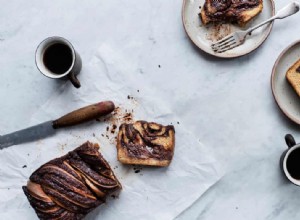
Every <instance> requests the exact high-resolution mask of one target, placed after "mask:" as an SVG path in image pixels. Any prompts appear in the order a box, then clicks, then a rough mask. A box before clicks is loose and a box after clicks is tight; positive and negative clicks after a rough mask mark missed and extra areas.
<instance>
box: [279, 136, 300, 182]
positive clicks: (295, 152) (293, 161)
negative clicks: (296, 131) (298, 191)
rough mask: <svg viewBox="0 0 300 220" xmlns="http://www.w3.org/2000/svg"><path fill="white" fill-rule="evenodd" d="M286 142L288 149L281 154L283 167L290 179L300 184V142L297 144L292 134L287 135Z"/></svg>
mask: <svg viewBox="0 0 300 220" xmlns="http://www.w3.org/2000/svg"><path fill="white" fill-rule="evenodd" d="M285 142H286V144H287V146H288V149H287V150H285V151H284V152H283V154H282V155H281V158H280V166H281V169H282V171H283V173H284V175H285V176H286V178H287V179H288V180H289V181H291V182H292V183H293V184H295V185H297V186H300V144H296V141H295V139H294V137H293V136H292V135H291V134H287V135H286V136H285Z"/></svg>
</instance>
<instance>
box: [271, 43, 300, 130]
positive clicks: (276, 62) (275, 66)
mask: <svg viewBox="0 0 300 220" xmlns="http://www.w3.org/2000/svg"><path fill="white" fill-rule="evenodd" d="M299 43H300V40H296V41H294V42H293V43H291V44H289V45H288V46H287V47H286V48H285V49H284V50H283V51H282V52H281V53H280V54H279V56H278V58H277V59H276V61H275V63H274V65H273V68H272V75H271V90H272V94H273V97H274V100H275V103H276V104H277V106H278V108H279V109H280V110H281V112H282V113H283V114H284V115H285V116H286V117H288V118H289V119H290V120H291V121H293V122H295V123H296V124H298V125H300V119H299V120H298V119H297V118H295V117H293V116H292V115H291V114H289V113H288V112H287V111H286V110H284V108H283V107H282V106H281V105H280V104H279V101H278V100H279V98H278V97H277V96H276V94H275V85H274V84H275V83H274V78H275V72H276V69H277V66H278V64H279V62H280V60H281V59H282V57H283V56H284V55H285V54H286V52H287V51H288V50H290V49H291V48H292V47H294V46H295V45H296V44H299Z"/></svg>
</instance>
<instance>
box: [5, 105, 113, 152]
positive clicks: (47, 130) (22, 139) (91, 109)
mask: <svg viewBox="0 0 300 220" xmlns="http://www.w3.org/2000/svg"><path fill="white" fill-rule="evenodd" d="M114 109H115V105H114V103H113V102H111V101H104V102H99V103H97V104H93V105H89V106H86V107H83V108H80V109H78V110H75V111H72V112H70V113H68V114H66V115H64V116H62V117H60V118H59V119H57V120H54V121H47V122H44V123H42V124H38V125H35V126H32V127H29V128H25V129H23V130H20V131H16V132H13V133H10V134H6V135H3V136H0V150H2V149H3V148H7V147H10V146H12V145H18V144H22V143H26V142H31V141H34V140H38V139H42V138H46V137H48V136H51V135H53V134H55V132H56V131H57V129H60V128H65V127H70V126H74V125H77V124H81V123H84V122H87V121H90V120H93V119H97V118H99V117H101V116H105V115H108V114H110V113H111V112H112V111H113V110H114Z"/></svg>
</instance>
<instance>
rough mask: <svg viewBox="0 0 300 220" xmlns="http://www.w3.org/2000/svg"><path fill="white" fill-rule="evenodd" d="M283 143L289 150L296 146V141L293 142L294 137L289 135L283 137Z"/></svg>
mask: <svg viewBox="0 0 300 220" xmlns="http://www.w3.org/2000/svg"><path fill="white" fill-rule="evenodd" d="M285 142H286V144H287V146H288V147H289V148H291V147H293V146H295V145H296V141H295V139H294V137H293V136H292V135H291V134H287V135H285Z"/></svg>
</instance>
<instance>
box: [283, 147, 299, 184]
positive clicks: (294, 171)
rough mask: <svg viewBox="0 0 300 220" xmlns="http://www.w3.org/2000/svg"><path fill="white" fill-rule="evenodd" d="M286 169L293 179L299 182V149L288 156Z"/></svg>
mask: <svg viewBox="0 0 300 220" xmlns="http://www.w3.org/2000/svg"><path fill="white" fill-rule="evenodd" d="M286 168H287V171H288V172H289V174H290V175H291V176H292V177H293V178H295V179H297V180H300V148H297V149H295V150H293V151H292V152H291V153H290V154H289V156H288V158H287V160H286Z"/></svg>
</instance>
